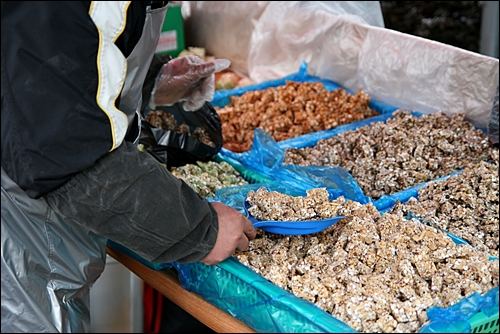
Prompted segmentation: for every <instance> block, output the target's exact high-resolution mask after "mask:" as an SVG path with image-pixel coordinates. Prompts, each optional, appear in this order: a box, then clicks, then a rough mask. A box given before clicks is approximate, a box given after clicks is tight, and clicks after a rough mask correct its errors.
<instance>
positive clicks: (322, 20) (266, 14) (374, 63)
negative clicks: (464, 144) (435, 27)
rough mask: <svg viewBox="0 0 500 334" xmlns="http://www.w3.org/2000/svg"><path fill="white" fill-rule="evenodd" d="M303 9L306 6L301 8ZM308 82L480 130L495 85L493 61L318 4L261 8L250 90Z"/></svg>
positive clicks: (250, 61) (278, 3)
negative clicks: (299, 72) (290, 80)
mask: <svg viewBox="0 0 500 334" xmlns="http://www.w3.org/2000/svg"><path fill="white" fill-rule="evenodd" d="M305 3H307V4H305ZM300 61H306V62H307V63H308V64H309V66H310V74H312V75H317V76H321V77H322V78H327V79H330V80H333V81H335V82H338V83H339V84H341V85H343V86H345V87H346V88H349V89H351V90H357V89H358V88H363V90H364V91H365V92H367V93H369V94H370V95H371V96H372V98H374V99H376V100H379V101H382V102H385V103H387V104H391V105H398V106H400V107H402V108H405V109H411V110H415V111H419V112H422V113H434V112H436V111H438V110H441V111H443V112H444V113H446V114H448V115H451V114H456V113H465V115H466V117H467V119H468V120H470V121H471V122H472V123H473V124H474V125H475V126H476V127H478V128H486V124H487V122H488V119H489V115H490V112H491V105H492V102H493V97H494V95H495V91H496V88H497V85H498V79H499V75H498V74H499V66H498V65H499V62H498V59H496V58H492V57H488V56H484V55H481V54H478V53H474V52H470V51H466V50H463V49H460V48H457V47H453V46H450V45H446V44H443V43H439V42H434V41H431V40H428V39H425V38H421V37H416V36H413V35H409V34H404V33H399V32H397V31H394V30H390V29H385V28H381V27H378V26H375V25H368V24H363V23H360V22H359V21H356V20H352V19H351V18H350V17H347V16H346V15H337V14H336V13H331V12H330V11H328V10H326V9H325V7H324V5H323V2H321V1H307V2H306V1H288V2H285V1H276V2H272V3H269V5H268V6H267V7H266V9H265V10H264V11H263V13H262V15H261V16H260V18H259V20H257V21H256V22H255V28H254V31H253V33H252V35H251V39H250V47H249V56H248V72H249V76H250V78H251V79H252V80H253V81H255V82H262V81H265V80H271V79H275V78H280V77H283V76H286V75H288V74H290V73H292V72H293V71H294V70H295V68H297V66H298V62H300Z"/></svg>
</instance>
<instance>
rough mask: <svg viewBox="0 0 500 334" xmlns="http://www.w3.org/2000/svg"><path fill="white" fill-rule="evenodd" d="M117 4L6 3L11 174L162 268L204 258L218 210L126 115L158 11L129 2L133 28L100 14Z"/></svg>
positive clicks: (5, 136)
mask: <svg viewBox="0 0 500 334" xmlns="http://www.w3.org/2000/svg"><path fill="white" fill-rule="evenodd" d="M107 5H109V3H108V4H104V5H103V4H102V2H101V4H96V3H94V2H89V1H54V2H44V1H33V2H24V1H7V2H5V1H2V4H1V6H2V7H1V10H2V13H1V15H2V22H1V24H2V41H1V43H2V49H1V53H2V57H1V66H2V87H1V88H2V91H1V95H2V111H1V113H2V119H1V122H2V123H1V128H2V130H1V131H2V168H3V169H4V170H5V171H6V173H7V174H8V175H9V176H10V178H11V179H12V180H13V181H14V182H16V183H17V184H18V185H19V186H20V187H21V188H22V189H23V190H24V191H26V193H27V194H28V196H30V197H31V198H41V197H44V198H45V199H46V200H47V203H48V204H49V205H50V206H51V208H52V209H54V210H55V211H56V212H58V213H60V214H61V215H63V216H65V217H67V218H68V219H73V220H75V221H77V222H78V223H79V224H81V225H84V226H86V227H88V228H89V229H90V230H91V231H93V232H94V233H96V234H99V235H103V236H106V237H108V238H110V239H113V240H114V241H116V242H118V243H121V244H123V245H124V246H126V247H129V248H131V249H132V250H134V251H136V252H138V253H139V254H140V255H142V256H144V257H145V258H146V259H148V260H150V261H159V262H170V261H180V262H190V261H198V260H200V259H202V258H203V257H204V256H205V255H206V254H208V253H209V252H210V250H211V249H212V247H213V245H214V244H215V239H216V236H217V228H218V222H217V214H216V212H215V210H214V209H213V208H212V206H211V205H210V204H209V203H208V202H207V201H206V200H205V199H204V198H202V197H201V196H199V195H198V194H196V193H195V192H194V191H193V190H192V189H191V188H189V187H188V186H186V185H185V184H184V183H183V182H182V181H180V180H178V179H176V178H175V177H173V176H172V175H171V174H170V173H169V172H168V171H167V170H166V169H165V168H164V167H163V166H162V165H161V164H159V163H158V162H157V161H156V160H154V159H153V158H152V157H151V156H149V155H148V154H147V153H142V152H139V151H138V150H137V148H136V147H135V145H133V144H131V143H130V142H129V141H133V138H135V135H131V133H132V132H134V131H135V130H136V129H137V124H134V123H133V121H131V120H132V119H133V115H132V116H131V115H130V113H128V114H127V112H124V111H123V110H120V99H122V96H121V93H122V91H121V89H122V88H123V81H124V79H125V75H124V74H125V73H126V61H125V62H124V61H123V59H122V58H127V57H128V56H129V55H130V54H131V52H132V51H133V50H134V47H135V45H136V43H137V42H138V40H139V39H140V37H141V34H142V29H143V25H144V22H145V17H146V5H147V4H146V2H144V1H132V2H128V3H125V2H124V4H123V8H118V10H117V13H118V14H122V16H121V17H122V20H121V21H120V20H119V17H118V18H117V15H116V13H115V12H111V11H110V12H106V11H105V10H102V7H101V8H97V6H107ZM114 9H116V8H114ZM99 10H100V11H99ZM120 10H122V11H123V12H121V13H120V12H119V11H120ZM118 16H119V15H118ZM99 20H101V21H99ZM96 22H97V23H96ZM99 22H101V24H100V25H99ZM109 24H116V27H111V28H109V29H108V25H109ZM158 33H159V31H158ZM111 44H114V45H115V46H116V47H117V48H118V49H116V48H115V47H110V46H111ZM118 51H119V52H120V53H121V54H122V55H123V57H122V56H119V55H117V52H118ZM113 52H114V53H113ZM150 62H151V59H150V60H149V62H147V63H145V64H144V66H149V63H150ZM124 64H125V65H124ZM146 98H149V97H146Z"/></svg>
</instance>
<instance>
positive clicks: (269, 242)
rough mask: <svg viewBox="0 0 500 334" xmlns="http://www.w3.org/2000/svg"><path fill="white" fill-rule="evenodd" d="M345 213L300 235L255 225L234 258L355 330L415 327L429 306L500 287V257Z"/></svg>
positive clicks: (423, 230) (359, 209) (403, 225)
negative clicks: (254, 232)
mask: <svg viewBox="0 0 500 334" xmlns="http://www.w3.org/2000/svg"><path fill="white" fill-rule="evenodd" d="M346 204H348V207H346V208H345V209H344V211H343V213H342V214H344V215H346V218H344V219H341V220H340V221H339V222H338V223H336V224H334V225H332V226H331V227H329V228H328V229H326V230H324V231H322V232H320V233H316V234H312V235H304V236H280V235H276V234H271V233H267V232H265V231H262V230H258V235H257V238H256V239H255V240H253V241H251V243H250V248H249V250H248V251H247V252H240V251H237V252H236V253H235V257H236V258H237V259H238V260H239V261H240V262H241V263H242V264H244V265H246V266H248V267H249V268H251V269H253V270H254V271H255V272H257V273H258V274H260V275H261V276H263V277H265V278H267V279H268V280H270V281H271V282H272V283H274V284H276V285H277V286H279V287H281V288H282V289H284V290H285V291H288V292H290V293H292V294H294V295H295V296H297V297H299V298H302V299H304V300H307V301H309V302H311V303H313V304H315V305H316V306H318V307H320V308H321V309H323V310H324V311H325V312H327V313H329V314H331V315H332V316H333V317H335V318H337V319H339V320H341V321H343V322H344V323H346V324H348V325H349V326H351V327H352V328H353V329H355V330H357V331H359V332H366V333H374V332H386V333H391V332H397V333H410V332H417V331H418V330H419V329H420V328H421V327H422V326H423V325H424V324H426V323H427V321H428V319H427V314H426V310H427V309H428V308H430V307H433V306H441V307H448V306H450V305H453V304H455V303H457V302H458V301H460V300H461V299H463V298H464V297H468V296H470V295H471V294H472V293H474V292H478V293H480V294H483V293H485V292H487V291H489V290H491V289H492V288H493V287H495V286H498V279H499V278H498V271H499V268H498V261H490V260H489V255H488V254H487V253H484V252H481V251H478V250H475V249H474V248H473V247H472V246H470V245H458V246H457V245H455V243H454V242H453V241H452V239H451V238H450V237H449V236H448V235H447V234H446V233H444V232H441V231H439V230H437V229H435V228H433V227H431V226H427V225H425V224H422V223H420V222H419V221H418V220H416V219H412V220H407V219H405V217H404V216H403V215H401V214H392V213H386V214H384V215H383V216H381V215H380V213H379V212H378V211H377V210H376V208H375V207H374V206H373V205H372V204H367V205H361V204H359V203H356V202H352V201H346Z"/></svg>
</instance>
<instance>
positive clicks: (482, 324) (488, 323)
mask: <svg viewBox="0 0 500 334" xmlns="http://www.w3.org/2000/svg"><path fill="white" fill-rule="evenodd" d="M469 323H470V326H471V333H498V331H499V328H498V312H497V313H496V314H493V315H492V316H491V317H487V316H486V315H485V314H484V313H483V312H479V313H477V314H475V315H474V316H473V317H471V318H470V319H469Z"/></svg>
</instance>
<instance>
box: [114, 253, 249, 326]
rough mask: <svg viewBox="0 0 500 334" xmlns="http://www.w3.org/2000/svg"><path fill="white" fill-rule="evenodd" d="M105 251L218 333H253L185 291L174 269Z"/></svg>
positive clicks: (236, 320)
mask: <svg viewBox="0 0 500 334" xmlns="http://www.w3.org/2000/svg"><path fill="white" fill-rule="evenodd" d="M106 251H107V253H108V254H109V255H110V256H111V257H113V258H114V259H115V260H117V261H118V262H120V263H121V264H123V265H124V266H125V267H127V268H128V269H129V270H130V271H132V272H133V273H134V274H136V275H137V276H138V277H139V278H141V279H142V280H143V281H144V282H146V283H147V284H149V285H150V286H152V287H153V288H155V289H156V290H158V291H159V292H160V293H161V294H162V295H164V296H165V297H167V298H168V299H170V300H171V301H172V302H174V303H175V304H177V305H178V306H179V307H181V308H182V309H184V310H185V311H186V312H188V313H189V314H191V315H192V316H193V317H195V318H196V319H198V320H199V321H201V322H202V323H204V324H205V325H206V326H208V327H210V328H211V329H212V330H214V331H216V332H217V333H255V330H254V329H252V328H250V327H249V326H248V325H247V324H245V323H244V322H242V321H241V320H238V319H236V318H235V317H233V316H232V315H230V314H229V313H227V312H225V311H223V310H221V309H219V308H218V307H216V306H215V305H212V304H210V303H209V302H207V301H206V300H204V299H203V298H202V297H201V296H200V295H198V294H197V293H195V292H192V291H187V290H186V289H184V288H183V287H182V285H181V284H180V282H179V278H178V277H177V273H176V272H175V270H154V269H151V268H149V267H147V266H145V265H143V264H142V263H140V262H139V261H136V260H135V259H132V258H131V257H130V256H128V255H126V254H123V253H122V252H120V251H117V250H115V249H113V248H110V247H106Z"/></svg>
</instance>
